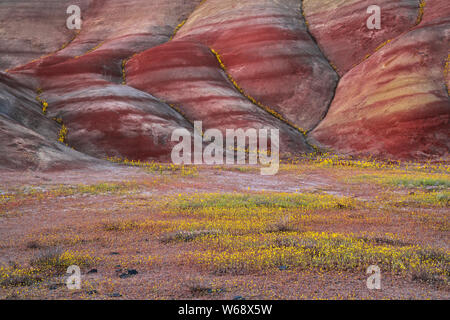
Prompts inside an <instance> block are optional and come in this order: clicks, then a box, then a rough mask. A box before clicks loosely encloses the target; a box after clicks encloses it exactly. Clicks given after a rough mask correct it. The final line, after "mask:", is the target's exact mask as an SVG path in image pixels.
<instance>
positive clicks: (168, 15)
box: [0, 0, 450, 169]
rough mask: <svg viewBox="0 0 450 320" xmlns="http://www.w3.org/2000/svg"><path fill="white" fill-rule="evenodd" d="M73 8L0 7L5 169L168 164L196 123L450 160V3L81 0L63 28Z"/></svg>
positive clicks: (284, 144)
mask: <svg viewBox="0 0 450 320" xmlns="http://www.w3.org/2000/svg"><path fill="white" fill-rule="evenodd" d="M71 4H74V3H73V1H68V0H58V1H56V0H44V1H39V3H36V2H35V1H31V0H20V1H2V2H1V3H0V18H1V19H0V57H1V58H0V67H1V68H2V70H3V71H1V72H0V117H1V118H0V119H1V126H0V150H1V151H2V152H0V166H2V167H7V168H40V169H49V168H52V167H55V168H60V167H64V166H67V167H79V166H84V165H86V164H88V163H91V164H94V163H97V162H96V160H95V159H105V158H107V157H117V158H127V159H133V160H156V161H167V160H168V159H169V157H170V152H171V149H172V147H173V146H174V142H170V136H171V133H172V131H173V130H174V129H176V128H185V129H187V130H188V131H191V132H192V131H193V122H194V121H202V122H203V129H204V130H207V129H210V128H217V129H219V130H222V131H224V130H225V129H235V128H242V129H248V128H256V129H258V128H277V129H279V130H280V139H281V140H280V146H281V152H282V154H284V155H287V154H290V155H301V154H304V153H309V152H312V151H314V150H317V148H319V149H322V150H331V151H334V152H338V153H345V154H351V155H364V156H366V155H370V156H376V157H382V158H399V159H413V158H414V159H428V158H446V157H447V156H448V151H449V147H450V139H449V130H450V129H449V128H450V126H449V114H450V102H449V94H448V87H449V81H450V76H449V72H448V68H449V67H448V66H449V53H448V48H449V28H450V5H449V3H448V1H445V0H428V1H419V0H396V1H390V0H376V1H362V0H351V1H335V0H333V1H329V0H304V1H300V0H277V1H273V0H249V1H235V0H206V1H200V0H189V1H187V0H173V1H167V0H155V1H147V0H132V1H127V2H123V1H121V0H80V1H77V3H76V4H77V5H78V6H79V7H80V9H81V12H82V19H83V23H82V28H81V30H68V29H67V28H66V19H67V17H68V15H67V14H66V9H67V7H68V6H69V5H71ZM370 5H378V6H380V8H381V18H382V19H381V29H380V30H369V29H368V28H367V27H366V20H367V19H368V17H369V14H368V13H367V12H366V9H367V7H368V6H370Z"/></svg>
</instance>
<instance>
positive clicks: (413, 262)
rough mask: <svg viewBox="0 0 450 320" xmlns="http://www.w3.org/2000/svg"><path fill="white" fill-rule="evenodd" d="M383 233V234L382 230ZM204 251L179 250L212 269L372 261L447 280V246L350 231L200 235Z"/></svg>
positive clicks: (351, 266) (346, 266)
mask: <svg viewBox="0 0 450 320" xmlns="http://www.w3.org/2000/svg"><path fill="white" fill-rule="evenodd" d="M387 238H389V236H388V235H387ZM198 243H201V244H203V245H206V246H207V248H208V249H207V250H205V251H196V252H190V253H189V254H188V255H182V256H180V258H181V259H187V260H189V261H191V262H194V263H197V264H200V265H203V266H206V267H207V268H209V269H212V270H213V271H215V272H218V273H223V272H228V273H241V272H252V271H260V270H270V269H275V268H280V267H284V268H304V269H310V268H320V269H322V270H323V269H325V270H364V269H365V268H367V266H369V265H371V264H377V265H379V266H380V267H382V268H383V269H384V270H386V271H391V272H399V273H405V272H412V271H414V270H426V271H427V272H428V273H430V274H433V275H437V276H441V277H443V278H444V280H446V281H449V276H450V273H449V270H448V261H449V259H450V252H449V251H445V250H437V249H431V248H421V247H419V246H415V245H407V246H391V245H385V244H381V245H380V244H376V243H372V242H371V240H370V239H366V238H361V237H357V236H354V235H352V234H349V235H343V234H339V233H320V232H305V233H297V232H286V233H270V234H250V235H218V236H215V237H213V238H212V237H209V236H208V237H204V238H201V239H199V240H198Z"/></svg>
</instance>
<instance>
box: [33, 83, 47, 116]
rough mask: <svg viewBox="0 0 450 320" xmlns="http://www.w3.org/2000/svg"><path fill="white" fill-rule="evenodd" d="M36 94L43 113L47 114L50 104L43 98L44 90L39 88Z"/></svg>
mask: <svg viewBox="0 0 450 320" xmlns="http://www.w3.org/2000/svg"><path fill="white" fill-rule="evenodd" d="M36 93H37V97H36V100H37V101H39V102H40V104H41V106H42V113H43V114H46V113H47V108H48V103H47V101H45V100H44V99H42V98H41V94H42V89H41V88H38V89H37V90H36Z"/></svg>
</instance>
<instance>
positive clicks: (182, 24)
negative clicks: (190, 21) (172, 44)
mask: <svg viewBox="0 0 450 320" xmlns="http://www.w3.org/2000/svg"><path fill="white" fill-rule="evenodd" d="M186 21H187V19H185V20H183V21H182V22H181V23H180V24H178V25H177V26H176V28H175V30H174V31H173V34H172V36H171V37H170V40H173V38H175V36H176V34H177V32H178V31H179V30H180V29H181V28H182V27H183V26H184V25H185V23H186Z"/></svg>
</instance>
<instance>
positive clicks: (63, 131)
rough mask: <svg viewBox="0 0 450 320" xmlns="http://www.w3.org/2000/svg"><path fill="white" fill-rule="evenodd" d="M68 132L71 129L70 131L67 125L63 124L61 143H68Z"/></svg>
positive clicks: (60, 134)
mask: <svg viewBox="0 0 450 320" xmlns="http://www.w3.org/2000/svg"><path fill="white" fill-rule="evenodd" d="M68 132H69V131H68V129H67V127H66V126H65V125H64V124H63V125H62V126H61V129H60V130H59V134H58V141H59V142H61V143H64V144H65V145H68V144H67V142H66V141H67V133H68Z"/></svg>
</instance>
